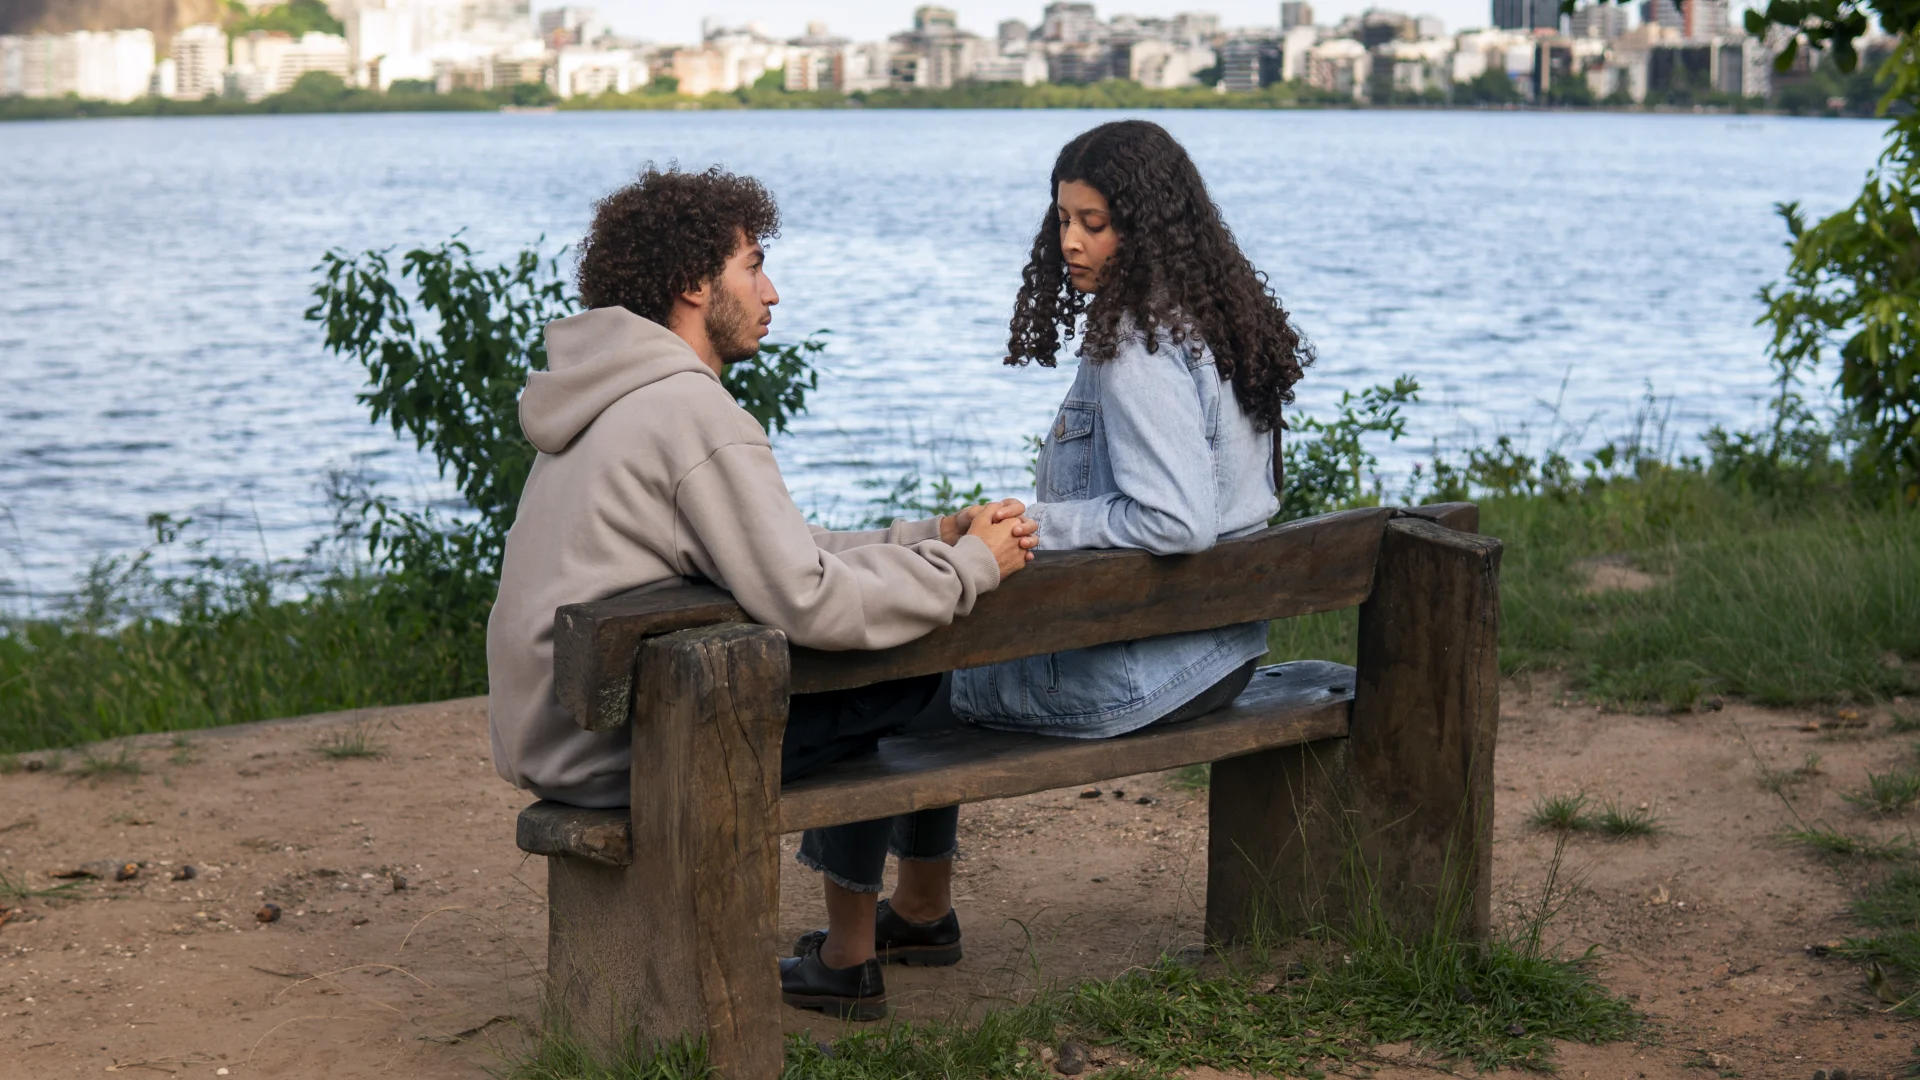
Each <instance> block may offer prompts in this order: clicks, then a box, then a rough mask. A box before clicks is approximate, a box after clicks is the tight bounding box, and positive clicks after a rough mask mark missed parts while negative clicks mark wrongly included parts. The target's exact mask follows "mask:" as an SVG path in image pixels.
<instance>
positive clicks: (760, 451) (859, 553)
mask: <svg viewBox="0 0 1920 1080" xmlns="http://www.w3.org/2000/svg"><path fill="white" fill-rule="evenodd" d="M674 504H675V511H676V514H677V522H676V527H675V531H676V534H677V535H676V536H675V547H676V549H677V557H678V558H679V560H680V562H681V564H682V565H681V567H680V570H681V572H682V573H685V574H696V575H699V576H701V577H705V578H707V579H708V580H711V581H713V582H714V583H715V584H718V585H720V586H721V587H722V588H725V589H727V590H728V591H729V592H731V593H733V597H734V599H735V600H736V601H738V602H739V604H740V606H741V608H743V609H744V610H745V611H746V613H747V614H749V615H751V616H753V618H754V620H755V621H757V622H761V623H764V624H766V625H768V626H772V627H776V628H778V629H780V630H782V631H785V632H786V635H787V637H788V638H789V639H791V640H792V641H793V643H794V644H796V645H805V646H808V647H810V648H815V649H886V648H891V647H892V646H895V645H900V644H904V643H906V642H909V641H912V640H913V639H915V638H917V637H920V636H922V635H924V634H926V633H927V632H929V631H931V630H934V629H936V628H938V627H942V626H945V625H947V624H948V623H951V622H952V621H953V620H954V618H955V617H956V616H959V615H965V614H966V613H967V612H969V611H971V610H973V605H974V601H975V600H977V599H978V598H979V596H980V594H981V593H984V592H989V591H991V590H992V589H994V588H995V587H997V586H998V585H999V584H1000V566H999V563H998V562H997V561H996V560H995V559H994V557H993V550H992V549H991V548H989V547H987V545H986V543H985V542H984V541H982V540H980V539H979V538H977V537H962V538H961V540H960V542H959V543H958V544H953V545H948V544H943V543H941V542H940V541H939V540H922V541H920V542H919V543H916V544H913V545H912V546H902V545H900V544H895V543H884V542H874V543H862V544H857V545H852V546H847V547H845V548H844V549H842V550H828V549H826V548H825V547H823V546H822V545H821V544H820V543H818V542H817V537H816V535H815V534H814V533H813V531H812V530H811V528H810V527H809V526H808V524H807V522H806V519H805V518H804V517H802V516H801V513H800V509H799V507H796V506H795V505H794V504H793V499H792V497H791V496H790V495H789V494H788V493H787V487H786V484H785V483H784V482H783V481H782V480H781V478H780V468H779V466H778V465H777V464H776V463H775V462H774V458H773V451H772V450H771V449H770V448H768V447H766V446H756V445H752V444H749V443H734V444H730V445H727V446H723V447H721V448H720V449H718V450H716V451H714V452H713V454H712V455H711V456H710V457H708V458H707V459H706V460H705V461H703V462H702V463H700V465H698V466H697V467H695V468H694V469H692V470H691V471H689V472H688V473H687V475H686V476H685V477H684V478H683V479H682V480H681V481H680V483H679V485H678V487H677V489H676V492H675V497H674ZM896 527H898V526H896ZM823 531H824V530H823ZM891 531H892V530H876V532H881V533H883V534H884V533H887V532H891ZM830 535H831V534H830ZM855 535H858V534H855Z"/></svg>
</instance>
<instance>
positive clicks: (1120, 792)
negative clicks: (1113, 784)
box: [1113, 788, 1127, 799]
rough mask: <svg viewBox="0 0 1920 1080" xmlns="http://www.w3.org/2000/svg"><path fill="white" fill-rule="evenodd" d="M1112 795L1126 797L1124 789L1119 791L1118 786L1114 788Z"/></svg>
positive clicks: (1120, 797)
mask: <svg viewBox="0 0 1920 1080" xmlns="http://www.w3.org/2000/svg"><path fill="white" fill-rule="evenodd" d="M1113 797H1114V798H1116V799H1124V798H1126V797H1127V793H1126V792H1124V791H1121V790H1120V789H1119V788H1114V789H1113Z"/></svg>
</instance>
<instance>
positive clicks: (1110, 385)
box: [1027, 344, 1220, 555]
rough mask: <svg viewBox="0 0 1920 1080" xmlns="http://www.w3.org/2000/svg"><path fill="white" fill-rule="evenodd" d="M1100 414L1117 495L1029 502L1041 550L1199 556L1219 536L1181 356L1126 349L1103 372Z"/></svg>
mask: <svg viewBox="0 0 1920 1080" xmlns="http://www.w3.org/2000/svg"><path fill="white" fill-rule="evenodd" d="M1102 375H1103V376H1104V380H1105V381H1104V384H1103V386H1102V392H1101V394H1100V415H1101V419H1102V420H1103V421H1104V422H1105V424H1106V448H1107V455H1108V460H1109V461H1110V462H1111V464H1112V467H1113V481H1114V484H1115V486H1116V487H1118V488H1119V490H1118V491H1114V492H1110V493H1108V494H1105V495H1099V496H1095V497H1094V498H1091V499H1075V500H1072V501H1068V502H1052V503H1036V504H1034V505H1033V506H1030V507H1028V508H1027V516H1028V517H1030V518H1032V519H1033V520H1034V521H1036V522H1038V523H1039V525H1040V533H1039V536H1040V547H1041V548H1042V549H1044V550H1050V551H1060V550H1079V549H1083V548H1141V549H1144V550H1146V551H1151V552H1153V553H1154V554H1155V555H1178V554H1182V553H1186V552H1194V551H1205V550H1206V549H1208V548H1210V547H1212V546H1213V543H1214V541H1215V540H1217V539H1219V529H1220V509H1219V505H1218V502H1219V494H1218V490H1217V486H1216V483H1215V481H1214V476H1213V455H1212V453H1211V452H1210V451H1209V448H1208V446H1207V419H1206V416H1205V414H1204V413H1203V411H1202V410H1201V407H1200V397H1199V395H1198V394H1197V393H1196V392H1195V391H1194V386H1193V376H1192V374H1190V373H1189V372H1188V371H1187V367H1186V364H1185V363H1184V362H1183V361H1182V360H1181V359H1180V358H1179V354H1178V352H1176V351H1174V350H1172V349H1167V348H1162V349H1161V350H1160V351H1159V352H1153V353H1150V352H1148V351H1147V350H1146V347H1145V346H1144V345H1140V344H1133V345H1130V346H1128V347H1127V348H1126V349H1124V350H1123V351H1122V352H1121V354H1120V355H1119V356H1116V357H1114V359H1113V360H1111V361H1109V362H1108V364H1107V367H1106V370H1105V371H1104V372H1102Z"/></svg>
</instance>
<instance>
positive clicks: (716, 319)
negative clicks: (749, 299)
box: [707, 288, 760, 364]
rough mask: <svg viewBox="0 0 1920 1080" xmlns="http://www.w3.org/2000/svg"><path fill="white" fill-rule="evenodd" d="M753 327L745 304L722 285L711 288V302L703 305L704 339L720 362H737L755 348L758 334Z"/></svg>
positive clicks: (744, 358) (755, 351) (758, 348)
mask: <svg viewBox="0 0 1920 1080" xmlns="http://www.w3.org/2000/svg"><path fill="white" fill-rule="evenodd" d="M755 329H756V328H755V326H754V325H753V320H752V319H751V318H749V317H748V316H747V306H746V305H745V304H743V303H741V302H740V301H738V300H736V299H734V297H733V294H732V293H730V292H727V291H726V290H725V289H721V288H715V289H714V290H713V303H712V305H710V306H709V307H708V308H707V341H708V342H710V343H711V344H712V345H713V351H714V352H716V353H719V354H720V361H721V363H725V364H733V363H738V362H739V361H741V360H746V359H749V358H751V357H752V356H753V355H754V354H755V353H757V352H759V351H760V335H759V334H757V333H755V332H754V331H755Z"/></svg>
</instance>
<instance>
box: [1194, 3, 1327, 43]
mask: <svg viewBox="0 0 1920 1080" xmlns="http://www.w3.org/2000/svg"><path fill="white" fill-rule="evenodd" d="M1307 14H1308V15H1309V17H1311V15H1312V14H1313V9H1312V8H1308V9H1307ZM1169 30H1170V32H1171V35H1172V37H1173V40H1174V41H1176V42H1178V43H1179V44H1182V45H1187V46H1192V47H1196V48H1198V47H1201V46H1205V45H1209V44H1211V43H1212V41H1213V39H1214V37H1215V36H1216V35H1217V34H1219V33H1220V16H1218V15H1214V14H1211V13H1208V12H1202V11H1183V12H1181V13H1180V14H1178V15H1175V16H1174V17H1173V22H1172V24H1171V25H1170V27H1169Z"/></svg>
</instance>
